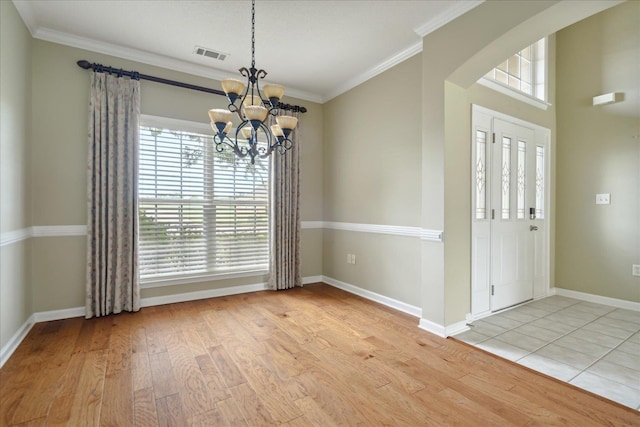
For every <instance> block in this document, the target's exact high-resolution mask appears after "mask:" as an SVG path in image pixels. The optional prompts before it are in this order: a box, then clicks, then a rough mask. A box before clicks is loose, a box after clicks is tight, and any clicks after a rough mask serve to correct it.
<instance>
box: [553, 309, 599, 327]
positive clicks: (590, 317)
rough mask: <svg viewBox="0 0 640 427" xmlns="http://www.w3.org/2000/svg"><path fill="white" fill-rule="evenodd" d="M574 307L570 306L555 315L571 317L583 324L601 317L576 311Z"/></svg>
mask: <svg viewBox="0 0 640 427" xmlns="http://www.w3.org/2000/svg"><path fill="white" fill-rule="evenodd" d="M574 307H575V306H571V307H569V308H565V309H563V310H560V311H558V312H557V313H555V314H558V315H562V316H569V317H573V318H575V319H580V320H583V321H584V323H586V322H592V321H594V320H596V319H597V318H598V317H600V316H601V315H599V314H593V313H588V312H586V311H580V310H576V309H574ZM584 323H583V324H584Z"/></svg>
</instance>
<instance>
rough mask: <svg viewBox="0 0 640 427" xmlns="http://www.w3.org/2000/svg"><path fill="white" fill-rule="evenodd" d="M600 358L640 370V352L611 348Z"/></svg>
mask: <svg viewBox="0 0 640 427" xmlns="http://www.w3.org/2000/svg"><path fill="white" fill-rule="evenodd" d="M602 360H605V361H607V362H611V363H615V364H616V365H621V366H624V367H625V368H629V369H635V370H636V371H638V372H640V353H636V354H632V353H625V352H624V351H620V350H613V351H612V352H611V353H609V354H607V355H606V356H604V357H603V358H602Z"/></svg>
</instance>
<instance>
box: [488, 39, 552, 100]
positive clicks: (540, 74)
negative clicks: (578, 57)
mask: <svg viewBox="0 0 640 427" xmlns="http://www.w3.org/2000/svg"><path fill="white" fill-rule="evenodd" d="M538 43H541V44H542V46H543V50H544V53H543V54H540V52H539V50H540V49H539V48H538V47H537V46H536V45H537V44H538ZM530 47H531V48H532V52H533V54H532V55H533V60H532V62H531V68H532V82H531V86H532V91H533V93H536V92H537V91H538V86H540V85H544V86H543V88H542V90H541V92H542V94H543V96H544V99H540V98H538V97H536V96H535V95H529V94H528V93H526V92H523V91H521V90H518V89H516V88H514V87H512V86H509V85H507V84H504V83H502V82H499V81H497V80H495V79H492V78H489V77H487V76H486V74H488V73H486V74H485V75H483V76H482V77H481V78H480V79H479V80H478V82H477V83H479V84H481V85H482V86H485V87H488V88H489V89H492V90H495V91H497V92H500V93H502V94H504V95H507V96H510V97H512V98H515V99H517V100H518V101H522V102H524V103H527V104H529V105H533V106H534V107H537V108H540V109H542V110H547V109H548V108H549V107H550V106H551V103H549V102H548V99H549V85H548V81H549V80H548V76H549V38H548V37H543V38H542V39H540V40H538V41H536V42H534V43H532V44H531V45H530ZM522 50H523V49H520V51H522ZM520 51H518V52H520ZM515 55H517V53H516V54H514V55H511V56H510V57H509V58H506V60H505V61H508V60H509V59H510V58H512V57H513V56H515ZM496 68H497V66H496V67H493V68H492V69H491V70H492V71H493V70H495V69H496Z"/></svg>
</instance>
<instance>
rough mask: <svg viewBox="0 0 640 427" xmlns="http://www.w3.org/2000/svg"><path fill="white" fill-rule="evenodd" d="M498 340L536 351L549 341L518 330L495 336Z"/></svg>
mask: <svg viewBox="0 0 640 427" xmlns="http://www.w3.org/2000/svg"><path fill="white" fill-rule="evenodd" d="M495 338H496V339H497V340H500V341H502V342H506V343H508V344H511V345H515V346H516V347H519V348H521V349H523V350H527V351H536V350H537V349H539V348H540V347H542V346H544V345H546V344H547V341H544V340H540V339H537V338H534V337H530V336H529V335H524V334H521V333H519V332H516V331H513V330H512V331H507V332H505V333H504V334H501V335H498V336H496V337H495Z"/></svg>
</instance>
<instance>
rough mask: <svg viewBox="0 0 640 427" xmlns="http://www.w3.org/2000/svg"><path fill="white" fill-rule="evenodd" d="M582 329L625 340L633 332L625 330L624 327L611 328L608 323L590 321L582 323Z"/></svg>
mask: <svg viewBox="0 0 640 427" xmlns="http://www.w3.org/2000/svg"><path fill="white" fill-rule="evenodd" d="M584 329H586V330H588V331H594V332H600V333H601V334H605V335H610V336H612V337H616V338H620V339H623V340H626V339H627V338H629V337H630V336H631V335H633V332H630V331H625V330H624V329H618V328H612V327H611V326H608V325H603V324H602V323H596V322H591V323H588V324H586V325H584Z"/></svg>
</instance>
